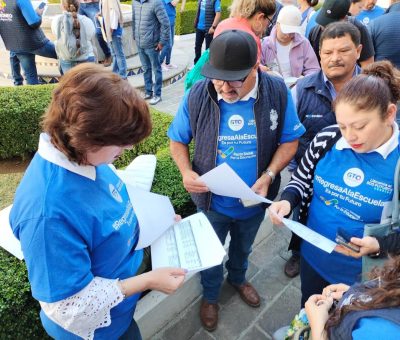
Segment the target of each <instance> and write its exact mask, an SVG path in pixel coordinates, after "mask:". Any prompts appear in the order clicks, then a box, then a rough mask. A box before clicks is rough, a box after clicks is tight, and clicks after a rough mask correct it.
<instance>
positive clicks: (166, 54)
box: [160, 23, 175, 65]
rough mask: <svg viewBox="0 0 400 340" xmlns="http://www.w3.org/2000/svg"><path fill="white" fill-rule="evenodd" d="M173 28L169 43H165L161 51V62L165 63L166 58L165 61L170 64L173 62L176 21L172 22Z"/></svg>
mask: <svg viewBox="0 0 400 340" xmlns="http://www.w3.org/2000/svg"><path fill="white" fill-rule="evenodd" d="M170 29H171V39H170V41H169V44H168V45H165V46H164V47H163V49H162V50H161V53H160V64H162V63H163V61H164V59H165V63H166V64H167V65H169V64H170V63H171V53H172V46H173V45H174V35H175V23H170Z"/></svg>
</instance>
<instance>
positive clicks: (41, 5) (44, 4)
mask: <svg viewBox="0 0 400 340" xmlns="http://www.w3.org/2000/svg"><path fill="white" fill-rule="evenodd" d="M44 6H46V3H45V2H41V3H40V4H39V6H38V8H39V9H42V8H44Z"/></svg>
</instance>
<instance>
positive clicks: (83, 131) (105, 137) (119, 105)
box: [42, 63, 151, 164]
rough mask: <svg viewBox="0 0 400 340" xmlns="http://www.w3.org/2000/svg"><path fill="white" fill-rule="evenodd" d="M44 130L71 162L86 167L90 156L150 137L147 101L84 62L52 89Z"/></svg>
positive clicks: (114, 77)
mask: <svg viewBox="0 0 400 340" xmlns="http://www.w3.org/2000/svg"><path fill="white" fill-rule="evenodd" d="M42 128H43V131H44V132H46V133H47V134H49V135H50V138H51V143H52V144H53V145H54V146H55V147H56V148H57V149H58V150H60V151H61V152H62V153H63V154H64V155H65V156H66V157H67V158H68V159H69V160H70V161H73V162H76V163H78V164H86V162H87V161H86V155H87V152H88V151H92V150H97V149H98V148H100V147H102V146H111V145H115V146H127V145H134V144H137V143H139V142H140V141H142V140H143V139H144V138H146V137H147V136H148V135H149V134H150V132H151V118H150V112H149V108H148V106H147V104H146V102H145V101H144V99H142V98H141V97H140V96H139V94H138V92H137V91H136V90H135V89H134V88H133V87H132V86H131V85H130V84H129V83H128V82H127V81H126V80H123V79H122V78H121V77H120V76H118V75H117V74H115V73H112V72H110V71H109V70H106V69H105V68H104V67H103V66H100V65H96V64H93V63H83V64H79V65H77V66H75V67H73V68H72V69H71V70H70V71H68V72H67V73H66V74H65V75H64V76H63V77H62V78H61V81H60V83H59V84H58V86H57V87H56V88H55V89H54V91H53V95H52V100H51V102H50V106H49V108H48V109H47V112H46V113H45V115H44V116H43V120H42Z"/></svg>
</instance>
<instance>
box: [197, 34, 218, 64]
mask: <svg viewBox="0 0 400 340" xmlns="http://www.w3.org/2000/svg"><path fill="white" fill-rule="evenodd" d="M213 36H214V35H213V34H208V32H207V31H204V30H199V29H197V28H196V40H195V43H194V54H195V56H194V63H195V64H196V63H197V60H199V59H200V57H201V47H202V46H203V42H204V40H206V49H208V48H209V47H210V44H211V41H212V40H213Z"/></svg>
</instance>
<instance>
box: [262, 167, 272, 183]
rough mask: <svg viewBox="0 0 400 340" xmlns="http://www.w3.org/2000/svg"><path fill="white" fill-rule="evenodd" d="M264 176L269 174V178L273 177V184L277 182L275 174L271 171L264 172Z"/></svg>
mask: <svg viewBox="0 0 400 340" xmlns="http://www.w3.org/2000/svg"><path fill="white" fill-rule="evenodd" d="M262 174H263V175H264V174H267V175H268V176H269V177H271V183H273V182H274V181H275V174H274V173H273V171H271V170H270V169H267V170H265V171H263V172H262Z"/></svg>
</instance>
